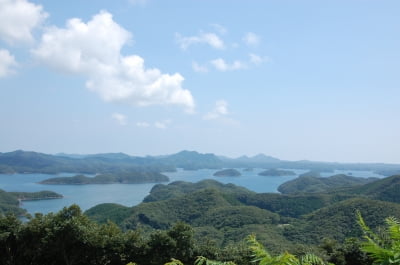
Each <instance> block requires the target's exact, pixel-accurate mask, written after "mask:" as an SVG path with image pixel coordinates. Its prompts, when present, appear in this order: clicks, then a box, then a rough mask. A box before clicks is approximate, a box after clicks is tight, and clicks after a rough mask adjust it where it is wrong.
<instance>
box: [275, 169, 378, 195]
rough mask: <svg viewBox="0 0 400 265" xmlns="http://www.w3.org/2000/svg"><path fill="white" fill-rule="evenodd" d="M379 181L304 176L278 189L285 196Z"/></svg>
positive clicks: (343, 177) (335, 176) (338, 176)
mask: <svg viewBox="0 0 400 265" xmlns="http://www.w3.org/2000/svg"><path fill="white" fill-rule="evenodd" d="M377 180H378V179H377V178H359V177H353V176H347V175H344V174H339V175H333V176H330V177H327V178H323V177H317V176H315V175H314V174H310V175H308V174H303V175H301V176H299V177H298V178H296V179H293V180H290V181H288V182H285V183H283V184H281V185H280V186H279V187H278V191H279V192H281V193H284V194H290V193H301V192H326V191H329V190H332V189H337V188H348V187H351V186H358V185H363V184H367V183H371V182H374V181H377Z"/></svg>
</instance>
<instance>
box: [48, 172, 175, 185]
mask: <svg viewBox="0 0 400 265" xmlns="http://www.w3.org/2000/svg"><path fill="white" fill-rule="evenodd" d="M166 181H169V178H168V177H167V176H165V175H163V174H160V173H157V172H142V171H138V172H130V173H114V174H100V175H96V176H95V177H86V176H84V175H76V176H73V177H58V178H50V179H46V180H43V181H41V182H40V184H52V185H54V184H56V185H84V184H113V183H121V184H133V183H135V184H137V183H153V182H166Z"/></svg>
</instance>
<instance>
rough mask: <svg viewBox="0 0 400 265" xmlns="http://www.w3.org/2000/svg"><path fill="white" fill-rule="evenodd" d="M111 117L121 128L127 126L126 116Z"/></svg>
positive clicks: (117, 114)
mask: <svg viewBox="0 0 400 265" xmlns="http://www.w3.org/2000/svg"><path fill="white" fill-rule="evenodd" d="M111 117H112V118H113V119H114V120H115V121H116V122H117V123H118V124H119V125H121V126H125V125H127V124H128V122H127V119H126V116H125V115H123V114H121V113H113V115H111Z"/></svg>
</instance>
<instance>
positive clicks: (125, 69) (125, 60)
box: [32, 11, 194, 112]
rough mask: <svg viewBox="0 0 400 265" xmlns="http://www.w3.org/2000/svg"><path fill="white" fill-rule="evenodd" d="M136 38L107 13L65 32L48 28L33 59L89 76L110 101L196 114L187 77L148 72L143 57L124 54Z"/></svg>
mask: <svg viewBox="0 0 400 265" xmlns="http://www.w3.org/2000/svg"><path fill="white" fill-rule="evenodd" d="M131 38H132V36H131V34H130V33H129V32H128V31H127V30H125V29H124V28H122V27H121V26H120V25H118V24H117V23H116V22H114V20H113V18H112V15H111V14H110V13H108V12H105V11H102V12H100V13H99V14H97V15H95V16H94V17H93V18H92V19H91V20H90V21H89V22H87V23H85V22H83V21H81V20H80V19H77V18H74V19H70V20H68V21H67V24H66V27H65V28H58V27H51V28H47V29H46V30H45V33H44V34H43V36H42V38H41V41H40V44H39V45H38V47H37V48H36V49H34V50H32V54H33V55H34V56H35V57H36V58H37V59H38V60H39V61H41V62H42V63H44V64H46V65H48V66H50V67H52V68H55V69H57V70H59V71H63V72H67V73H72V74H81V75H83V76H84V77H86V78H87V82H86V87H87V88H88V89H90V90H91V91H93V92H95V93H97V94H98V95H99V96H100V97H101V98H102V99H103V100H105V101H107V102H118V103H128V104H133V105H137V106H148V105H166V104H174V105H181V106H183V107H185V108H186V110H187V111H189V112H190V111H193V108H194V99H193V97H192V95H191V93H190V91H189V90H186V89H183V88H182V82H183V80H184V78H183V76H182V75H180V74H179V73H175V74H172V75H170V74H164V73H162V72H161V71H160V70H158V69H156V68H150V69H149V68H146V67H145V65H144V60H143V58H141V57H140V56H138V55H130V56H123V55H122V54H121V49H122V47H123V46H124V45H126V44H127V43H129V41H131Z"/></svg>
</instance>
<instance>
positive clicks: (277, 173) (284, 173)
mask: <svg viewBox="0 0 400 265" xmlns="http://www.w3.org/2000/svg"><path fill="white" fill-rule="evenodd" d="M258 175H259V176H268V177H276V176H295V175H296V173H295V172H293V171H290V170H280V169H268V170H265V171H262V172H260V173H258Z"/></svg>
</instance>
